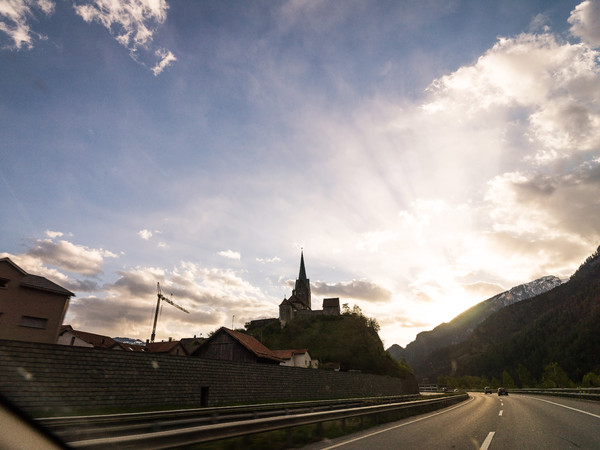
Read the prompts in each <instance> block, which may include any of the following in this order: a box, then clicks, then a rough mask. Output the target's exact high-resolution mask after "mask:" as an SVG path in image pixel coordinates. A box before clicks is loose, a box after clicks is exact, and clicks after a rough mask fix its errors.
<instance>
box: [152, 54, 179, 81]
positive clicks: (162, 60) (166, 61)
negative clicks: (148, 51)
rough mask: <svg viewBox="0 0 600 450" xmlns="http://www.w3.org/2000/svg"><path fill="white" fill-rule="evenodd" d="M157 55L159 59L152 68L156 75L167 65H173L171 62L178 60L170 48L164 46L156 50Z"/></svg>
mask: <svg viewBox="0 0 600 450" xmlns="http://www.w3.org/2000/svg"><path fill="white" fill-rule="evenodd" d="M155 55H156V56H157V57H158V59H159V61H158V62H157V63H156V65H155V66H154V67H153V68H152V72H153V73H154V75H155V76H158V75H159V74H160V73H161V72H162V71H163V70H165V68H166V67H168V66H169V65H171V63H173V62H175V61H177V58H175V55H174V54H173V53H172V52H171V51H170V50H165V49H163V48H159V49H158V50H156V52H155Z"/></svg>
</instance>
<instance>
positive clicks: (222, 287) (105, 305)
mask: <svg viewBox="0 0 600 450" xmlns="http://www.w3.org/2000/svg"><path fill="white" fill-rule="evenodd" d="M118 275H119V278H118V279H117V280H116V281H115V282H114V283H108V284H106V285H105V286H104V287H103V291H104V295H105V297H104V298H99V297H89V298H81V299H78V300H77V301H76V302H74V303H73V304H72V306H71V307H69V310H68V311H67V317H66V319H65V323H71V324H73V325H74V326H75V327H76V328H77V327H79V328H81V329H85V330H87V331H94V330H97V331H98V332H102V333H103V334H108V335H111V336H116V335H127V336H130V337H137V338H140V339H147V338H148V337H149V336H150V332H151V326H152V318H153V313H154V308H155V305H156V292H157V285H156V284H157V283H160V286H161V290H162V293H163V295H165V296H167V297H169V298H171V299H172V300H173V301H174V302H175V303H177V304H178V305H181V306H182V307H184V308H186V309H187V310H188V311H189V314H186V313H184V312H182V311H180V310H177V309H176V308H172V307H171V306H169V305H166V304H164V305H163V307H162V313H161V316H160V319H159V323H158V327H157V337H158V339H165V338H166V337H168V336H173V337H175V338H181V337H190V336H192V335H194V334H201V333H202V334H205V335H206V334H207V333H208V332H210V331H213V330H214V329H216V328H218V327H219V326H222V325H226V323H230V322H229V321H230V320H231V317H232V315H235V317H236V321H237V323H238V324H239V323H244V322H246V321H249V320H252V319H256V318H258V317H275V316H277V313H278V311H277V302H276V301H275V300H274V299H270V298H268V297H267V296H266V295H265V294H264V293H263V292H262V291H261V290H260V289H259V288H257V287H255V286H253V285H252V284H251V283H249V282H248V281H246V280H244V279H243V278H242V277H241V276H240V275H239V274H237V273H236V272H234V271H232V270H222V269H215V268H208V267H201V266H199V265H197V264H195V263H192V262H181V263H180V264H179V266H178V267H176V268H174V269H173V270H165V269H163V268H159V267H135V268H130V269H126V270H121V271H119V273H118Z"/></svg>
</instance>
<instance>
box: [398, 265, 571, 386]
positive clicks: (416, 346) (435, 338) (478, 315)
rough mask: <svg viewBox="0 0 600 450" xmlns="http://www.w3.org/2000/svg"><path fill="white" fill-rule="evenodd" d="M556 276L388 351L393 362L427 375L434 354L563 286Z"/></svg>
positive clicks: (496, 298) (505, 294) (523, 286)
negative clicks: (507, 309)
mask: <svg viewBox="0 0 600 450" xmlns="http://www.w3.org/2000/svg"><path fill="white" fill-rule="evenodd" d="M561 283H562V282H561V280H560V279H559V278H558V277H555V276H545V277H542V278H538V279H537V280H535V281H532V282H530V283H526V284H521V285H519V286H515V287H513V288H512V289H510V290H508V291H506V292H503V293H501V294H498V295H496V296H494V297H491V298H489V299H487V300H484V301H483V302H481V303H478V304H477V305H475V306H473V307H471V308H469V309H468V310H466V311H465V312H463V313H461V314H459V315H458V316H456V317H455V318H454V319H452V320H451V321H450V322H448V323H443V324H441V325H438V326H437V327H435V328H434V329H433V330H430V331H424V332H422V333H419V334H418V335H417V338H416V339H415V340H414V341H413V342H411V343H410V344H408V345H407V346H406V348H402V347H401V346H399V345H397V344H394V345H393V346H392V347H390V348H389V349H388V351H389V352H390V354H391V355H392V357H393V358H395V359H397V360H401V359H402V358H404V359H406V361H407V362H408V364H409V365H410V366H411V367H412V369H413V371H414V372H415V374H416V375H419V374H420V373H422V372H423V371H422V370H421V369H422V367H423V365H424V364H426V361H427V357H428V355H429V354H430V353H432V352H434V351H436V350H439V349H440V348H443V347H446V346H448V345H453V344H458V343H460V342H462V341H464V340H466V339H467V338H468V337H469V336H470V335H471V333H472V332H473V330H474V329H475V327H477V325H479V324H480V323H481V322H483V321H484V320H485V319H486V318H488V317H489V316H490V315H491V314H493V313H494V312H496V311H498V310H500V309H502V308H504V307H506V306H509V305H512V304H513V303H517V302H520V301H523V300H526V299H528V298H532V297H536V296H538V295H540V294H543V293H544V292H547V291H549V290H551V289H554V288H555V287H557V286H559V285H560V284H561Z"/></svg>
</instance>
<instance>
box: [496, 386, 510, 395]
mask: <svg viewBox="0 0 600 450" xmlns="http://www.w3.org/2000/svg"><path fill="white" fill-rule="evenodd" d="M498 395H508V391H507V390H506V389H504V388H498Z"/></svg>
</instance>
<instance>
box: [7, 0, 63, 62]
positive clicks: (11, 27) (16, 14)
mask: <svg viewBox="0 0 600 450" xmlns="http://www.w3.org/2000/svg"><path fill="white" fill-rule="evenodd" d="M54 7H55V3H54V2H53V1H51V0H1V1H0V31H2V32H4V33H6V34H7V35H8V37H9V38H10V39H11V40H12V45H10V46H9V48H14V49H17V50H19V49H21V48H22V47H26V48H32V47H33V41H34V40H35V39H46V37H45V36H44V35H42V34H39V33H36V32H34V31H32V30H31V28H30V27H29V24H28V22H29V20H30V19H31V18H32V17H34V18H35V14H34V12H35V11H37V10H40V11H41V12H42V13H44V14H45V15H46V16H50V15H52V14H53V13H54Z"/></svg>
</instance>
